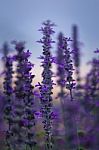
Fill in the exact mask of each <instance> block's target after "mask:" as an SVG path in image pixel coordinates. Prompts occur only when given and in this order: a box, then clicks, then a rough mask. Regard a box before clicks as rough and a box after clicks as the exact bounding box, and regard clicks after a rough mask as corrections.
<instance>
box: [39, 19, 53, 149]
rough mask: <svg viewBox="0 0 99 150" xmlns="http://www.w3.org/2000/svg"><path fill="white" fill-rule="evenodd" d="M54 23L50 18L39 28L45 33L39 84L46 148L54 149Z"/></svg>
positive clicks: (42, 41) (42, 42) (41, 40)
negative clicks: (52, 53) (52, 54)
mask: <svg viewBox="0 0 99 150" xmlns="http://www.w3.org/2000/svg"><path fill="white" fill-rule="evenodd" d="M53 26H54V24H53V23H51V22H50V21H49V20H47V21H46V22H44V23H43V27H42V28H41V29H40V30H39V31H41V32H42V33H43V37H42V39H40V41H38V42H40V43H41V44H42V47H43V56H41V59H43V61H42V67H43V72H42V77H43V80H42V83H41V84H39V86H40V88H39V89H40V94H41V97H40V99H41V104H42V108H41V112H42V117H43V124H44V130H45V134H46V139H45V150H51V149H52V96H51V95H52V94H53V93H52V89H53V80H52V75H53V72H52V71H51V67H52V56H51V52H50V49H51V48H52V46H51V44H52V43H54V41H53V40H52V38H51V35H52V34H53V33H54V31H53V28H52V27H53Z"/></svg>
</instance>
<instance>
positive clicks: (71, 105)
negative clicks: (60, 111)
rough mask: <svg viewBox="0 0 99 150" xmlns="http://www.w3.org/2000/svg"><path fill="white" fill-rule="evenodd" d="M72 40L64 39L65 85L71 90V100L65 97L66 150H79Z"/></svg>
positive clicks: (77, 104)
mask: <svg viewBox="0 0 99 150" xmlns="http://www.w3.org/2000/svg"><path fill="white" fill-rule="evenodd" d="M69 41H71V39H70V38H66V37H63V50H64V65H63V67H64V70H65V81H64V84H65V86H66V89H68V90H69V95H70V98H69V97H68V95H67V96H65V101H64V104H65V109H64V110H65V129H66V139H65V140H66V145H65V146H66V149H68V150H72V149H74V150H77V149H79V137H78V133H77V131H78V129H77V120H76V119H77V113H79V109H78V108H79V103H78V102H77V101H76V100H74V99H73V89H74V88H75V83H74V81H75V80H74V79H73V70H74V69H73V64H72V59H71V53H72V51H71V50H70V48H69V47H68V42H69Z"/></svg>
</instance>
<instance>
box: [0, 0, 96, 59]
mask: <svg viewBox="0 0 99 150" xmlns="http://www.w3.org/2000/svg"><path fill="white" fill-rule="evenodd" d="M98 15H99V0H0V47H1V44H2V43H3V42H4V41H5V40H6V41H11V40H25V41H27V47H28V48H29V49H30V50H31V51H32V53H33V54H32V57H33V59H35V60H36V58H37V56H39V55H40V54H41V52H42V47H41V45H39V44H38V43H36V41H37V40H39V39H40V37H41V34H40V33H39V32H38V31H37V30H38V29H39V28H40V26H41V23H42V22H43V21H45V20H47V19H50V20H52V21H53V22H55V23H56V24H57V27H55V31H56V35H55V38H56V36H57V34H58V33H59V32H60V31H62V32H64V34H66V35H67V36H71V27H72V24H77V25H78V26H79V37H80V41H81V42H83V43H84V46H83V47H82V53H83V57H84V60H85V61H86V60H87V59H88V60H89V59H90V57H92V55H93V50H95V48H97V47H99V16H98Z"/></svg>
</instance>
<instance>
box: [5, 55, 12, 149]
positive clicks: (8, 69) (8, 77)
mask: <svg viewBox="0 0 99 150" xmlns="http://www.w3.org/2000/svg"><path fill="white" fill-rule="evenodd" d="M4 59H5V78H4V82H3V87H4V95H5V108H4V118H5V119H6V121H7V124H8V129H7V132H6V142H7V147H8V149H9V148H10V147H11V143H10V138H11V134H12V132H11V127H12V120H13V88H12V74H13V68H12V65H13V57H10V56H6V57H5V58H4Z"/></svg>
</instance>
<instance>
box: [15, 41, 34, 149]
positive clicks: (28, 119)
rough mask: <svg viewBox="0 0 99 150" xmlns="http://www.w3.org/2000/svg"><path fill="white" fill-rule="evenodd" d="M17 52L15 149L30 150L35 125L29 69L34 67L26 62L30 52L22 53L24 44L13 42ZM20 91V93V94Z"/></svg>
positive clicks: (32, 144)
mask: <svg viewBox="0 0 99 150" xmlns="http://www.w3.org/2000/svg"><path fill="white" fill-rule="evenodd" d="M14 44H15V49H16V51H17V55H16V60H17V80H16V82H15V84H16V87H15V90H14V92H15V105H14V107H15V109H14V117H15V119H14V123H15V125H14V126H13V130H14V131H15V132H14V135H15V136H14V137H15V139H14V140H15V143H16V145H15V146H16V149H17V148H18V149H19V147H20V149H21V150H22V149H23V148H24V145H26V146H29V147H30V148H31V149H32V147H33V146H34V145H35V141H34V132H33V128H34V125H35V118H34V111H33V104H34V101H33V100H34V96H33V91H32V90H33V86H32V84H31V83H32V79H33V78H34V75H32V74H31V69H32V67H33V66H34V65H33V64H31V62H29V61H28V58H29V56H30V55H31V53H30V51H29V50H27V52H25V51H24V49H25V45H24V44H25V43H24V42H14ZM20 91H21V92H20Z"/></svg>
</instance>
